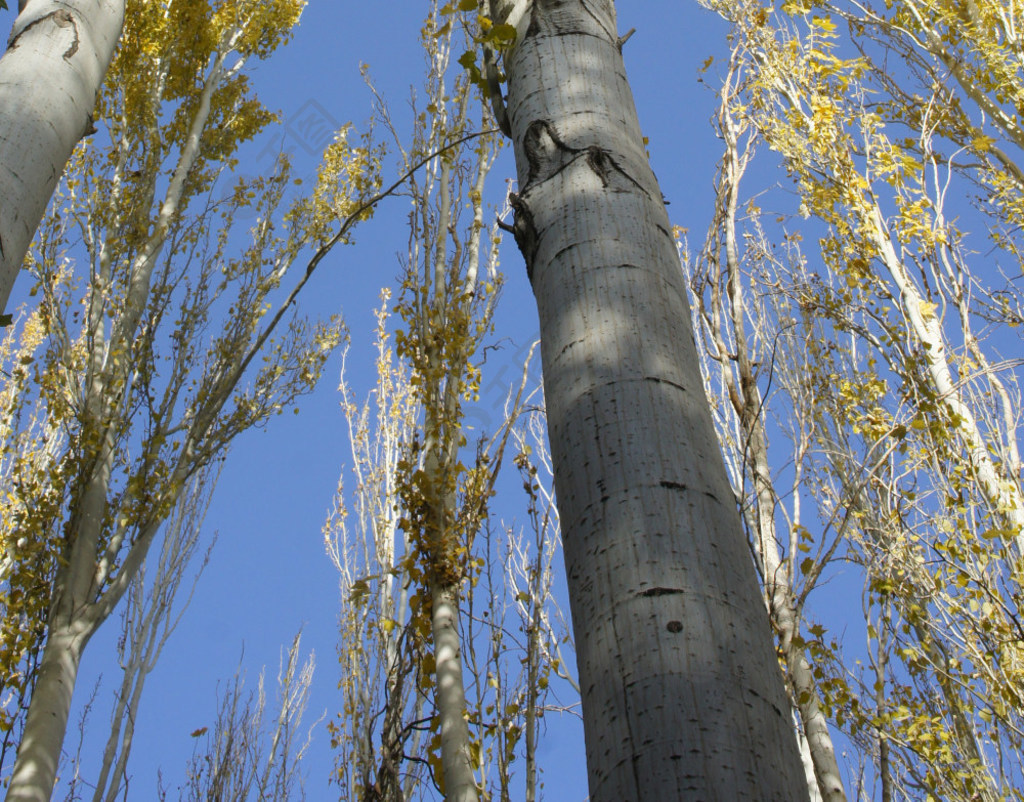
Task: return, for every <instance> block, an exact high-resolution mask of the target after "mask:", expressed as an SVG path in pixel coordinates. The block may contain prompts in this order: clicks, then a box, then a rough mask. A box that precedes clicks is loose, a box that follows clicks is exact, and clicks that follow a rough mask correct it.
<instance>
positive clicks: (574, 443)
mask: <svg viewBox="0 0 1024 802" xmlns="http://www.w3.org/2000/svg"><path fill="white" fill-rule="evenodd" d="M497 5H499V9H500V10H503V13H502V15H501V18H503V19H508V20H509V21H511V22H514V23H516V24H517V30H518V34H519V35H518V39H517V42H516V45H515V46H514V47H513V48H512V50H511V51H510V52H509V53H508V54H506V62H505V69H506V73H507V75H508V81H509V86H508V89H509V98H508V116H509V119H510V122H511V127H512V136H513V141H514V144H515V156H516V164H517V167H518V178H519V188H520V189H519V194H518V195H515V196H513V198H512V204H513V208H514V210H515V212H516V217H515V226H514V227H515V234H516V240H517V242H518V244H519V246H520V249H521V250H522V251H523V254H524V257H525V259H526V265H527V273H528V275H529V276H530V279H531V282H532V285H533V290H534V294H535V296H536V299H537V304H538V309H539V314H540V328H541V349H542V356H543V366H544V390H545V397H546V400H547V411H548V427H549V433H550V439H551V451H552V457H553V460H554V467H555V471H554V472H555V486H556V491H557V495H558V505H559V510H560V515H561V521H562V526H563V538H564V548H565V561H566V569H567V573H568V583H569V594H570V603H571V607H572V616H573V628H574V632H575V638H576V647H577V660H578V666H579V678H580V687H581V689H582V700H583V716H584V729H585V735H586V748H587V763H588V771H589V777H590V798H591V800H593V802H610V801H611V800H614V801H615V802H620V801H621V800H630V802H645V801H647V800H650V801H651V802H653V801H654V800H658V801H659V802H660V800H675V799H701V800H729V802H733V801H734V800H755V799H756V800H778V801H779V802H793V801H794V800H801V799H802V800H806V799H807V798H808V791H807V786H806V782H805V779H804V770H803V767H802V765H801V761H800V757H799V754H798V751H797V747H796V738H795V735H794V731H793V724H792V717H791V715H790V706H789V702H788V700H787V699H786V695H785V692H784V689H783V682H782V675H781V672H780V670H779V666H778V662H777V661H776V659H775V655H774V653H773V649H772V636H771V633H770V631H769V627H768V620H767V615H766V612H765V607H764V604H763V602H762V601H761V599H760V596H759V592H758V587H757V581H756V576H755V572H754V569H753V565H752V562H751V559H750V554H749V551H748V549H747V545H746V542H745V538H744V536H743V533H742V529H741V526H740V522H739V517H738V513H737V511H736V509H735V504H734V500H733V496H732V492H731V489H730V485H729V481H728V478H727V476H726V473H725V470H724V466H723V463H722V457H721V454H720V452H719V449H718V444H717V440H716V438H715V432H714V427H713V424H712V421H711V416H710V412H709V409H708V406H707V401H706V399H705V396H704V392H703V386H702V382H701V374H700V369H699V366H698V362H697V357H696V351H695V348H694V343H693V333H692V326H691V324H690V315H689V310H688V306H687V302H686V293H685V288H684V282H683V277H682V275H681V271H680V269H679V264H678V261H677V258H676V251H675V246H674V242H673V239H672V236H671V232H670V227H669V221H668V217H667V215H666V213H665V208H664V204H663V202H662V198H661V193H660V190H659V188H658V185H657V182H656V180H655V178H654V175H653V173H652V172H651V169H650V166H649V165H648V162H647V157H646V154H645V153H644V148H643V137H642V134H641V132H640V127H639V123H638V121H637V117H636V111H635V108H634V104H633V99H632V95H631V93H630V89H629V85H628V83H627V80H626V75H625V68H624V66H623V61H622V57H621V53H620V50H619V47H620V45H619V42H618V36H617V32H616V18H615V10H614V5H613V3H612V2H611V0H534V1H533V2H518V3H514V4H508V3H504V4H497ZM510 6H511V7H510Z"/></svg>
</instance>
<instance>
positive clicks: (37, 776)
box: [6, 619, 95, 802]
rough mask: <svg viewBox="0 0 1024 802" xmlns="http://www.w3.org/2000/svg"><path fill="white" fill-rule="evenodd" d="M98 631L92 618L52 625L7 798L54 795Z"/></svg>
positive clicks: (37, 799)
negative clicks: (81, 675) (82, 673)
mask: <svg viewBox="0 0 1024 802" xmlns="http://www.w3.org/2000/svg"><path fill="white" fill-rule="evenodd" d="M93 631H95V627H94V626H92V624H91V622H89V623H87V622H86V621H83V620H82V619H76V620H74V621H72V622H71V624H70V625H68V626H62V627H54V628H52V629H51V631H50V633H49V636H48V637H47V640H46V646H45V647H44V648H43V658H42V660H41V661H40V663H39V674H38V679H37V680H36V686H35V688H34V689H33V691H32V703H31V704H30V705H29V709H28V716H27V718H26V720H25V731H24V735H23V736H22V740H21V744H20V746H19V747H18V759H17V761H16V762H15V764H14V773H13V774H12V775H11V782H10V785H9V786H8V789H7V797H6V799H7V802H48V800H49V799H50V795H51V794H52V793H53V785H54V783H55V782H56V778H57V764H58V762H59V760H60V753H61V746H62V745H63V743H64V732H65V730H66V729H67V724H68V713H69V711H70V710H71V695H72V693H73V692H74V690H75V681H76V680H77V679H78V666H79V662H80V661H81V659H82V651H83V650H84V649H85V644H86V642H87V641H88V640H89V637H90V636H91V635H92V633H93Z"/></svg>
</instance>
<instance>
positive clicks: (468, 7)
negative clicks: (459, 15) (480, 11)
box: [459, 0, 476, 11]
mask: <svg viewBox="0 0 1024 802" xmlns="http://www.w3.org/2000/svg"><path fill="white" fill-rule="evenodd" d="M474 8H476V0H462V2H460V3H459V11H472V10H473V9H474Z"/></svg>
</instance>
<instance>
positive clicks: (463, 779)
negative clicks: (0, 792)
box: [430, 584, 479, 802]
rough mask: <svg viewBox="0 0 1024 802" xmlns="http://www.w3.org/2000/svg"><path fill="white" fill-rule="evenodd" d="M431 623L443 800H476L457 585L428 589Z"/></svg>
mask: <svg viewBox="0 0 1024 802" xmlns="http://www.w3.org/2000/svg"><path fill="white" fill-rule="evenodd" d="M430 595H431V603H432V605H431V606H432V609H431V623H432V629H433V633H432V634H433V639H434V660H435V666H436V671H437V674H436V678H437V684H436V686H435V688H434V701H435V703H436V705H437V714H438V716H439V717H440V719H441V765H442V768H443V770H444V798H445V802H477V799H479V795H478V794H477V788H476V778H475V777H474V776H473V759H472V756H471V755H470V752H469V723H468V722H467V721H466V688H465V684H464V683H463V680H462V650H461V646H460V643H459V593H458V586H457V585H449V584H435V585H434V586H433V587H431V589H430Z"/></svg>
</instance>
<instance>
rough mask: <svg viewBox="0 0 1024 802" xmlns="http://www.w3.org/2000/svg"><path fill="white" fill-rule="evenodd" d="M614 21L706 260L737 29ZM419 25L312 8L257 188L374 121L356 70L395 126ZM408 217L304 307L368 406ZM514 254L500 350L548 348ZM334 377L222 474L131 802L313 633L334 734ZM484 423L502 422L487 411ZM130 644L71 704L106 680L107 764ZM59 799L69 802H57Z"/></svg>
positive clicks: (99, 655) (264, 75)
mask: <svg viewBox="0 0 1024 802" xmlns="http://www.w3.org/2000/svg"><path fill="white" fill-rule="evenodd" d="M617 5H618V13H619V26H620V29H621V30H622V31H623V32H625V31H627V30H629V29H630V28H632V27H635V28H636V29H637V33H636V34H635V35H634V37H633V38H632V39H630V41H629V42H628V44H627V45H626V47H625V56H626V65H627V69H628V71H629V76H630V80H631V82H632V86H633V91H634V93H635V95H636V99H637V104H638V107H639V112H640V120H641V124H642V126H643V128H644V131H645V133H646V134H647V136H648V137H649V139H650V152H651V156H652V161H653V165H654V169H655V172H656V173H657V175H658V177H659V179H660V181H661V185H662V190H663V192H664V194H665V196H666V197H667V198H668V199H669V201H670V202H671V205H670V206H669V213H670V216H671V217H672V220H673V222H674V223H676V224H679V225H682V226H685V227H688V228H689V229H690V230H691V231H693V232H694V240H695V242H694V244H695V245H697V244H699V241H700V240H701V239H702V238H703V230H704V227H705V226H706V224H707V221H708V219H709V209H710V203H711V198H712V194H713V193H712V179H713V177H714V170H715V164H716V161H717V159H718V157H719V155H720V148H719V143H718V141H717V140H716V138H715V136H714V133H713V131H712V128H711V126H710V125H709V119H710V117H711V115H712V113H713V110H714V105H715V95H714V92H713V85H714V83H715V81H714V80H711V81H710V82H711V83H712V87H708V86H706V85H704V84H702V83H700V82H699V80H698V79H699V75H698V70H699V68H700V66H701V64H702V62H703V61H704V60H705V59H706V58H707V57H708V56H709V55H712V54H713V53H722V52H723V51H724V49H725V41H724V35H725V26H724V25H723V24H722V23H721V22H720V21H719V20H717V18H715V17H714V16H713V15H711V14H710V13H709V12H706V11H704V10H703V9H701V8H700V7H698V6H697V5H696V4H695V3H688V2H681V0H620V2H619V3H618V4H617ZM425 9H426V3H425V2H421V1H420V0H397V1H393V2H390V3H373V2H365V0H361V1H360V2H355V0H311V2H310V5H309V7H308V9H307V11H306V12H305V15H304V17H303V20H302V23H301V25H300V27H299V29H298V34H297V36H296V37H295V39H294V40H293V42H292V43H291V44H290V45H289V46H288V47H287V48H286V49H284V50H283V51H281V52H280V53H279V54H277V55H276V56H275V57H274V58H273V59H272V60H271V61H270V62H268V63H266V64H263V65H260V66H259V67H258V68H257V69H256V70H255V71H254V73H253V81H254V85H255V87H256V88H257V90H258V91H259V93H260V95H261V97H262V98H263V99H264V101H265V102H266V103H267V104H268V105H269V106H270V107H271V108H277V109H280V110H281V112H282V114H283V117H284V120H285V125H284V126H283V127H281V128H278V129H275V130H274V131H270V132H268V133H266V134H264V135H263V136H262V137H261V139H260V141H259V142H257V143H256V146H255V147H254V148H253V149H252V151H251V154H250V157H249V160H248V162H246V163H244V164H243V165H242V166H241V168H240V169H241V170H242V171H244V172H250V173H251V172H257V171H258V170H260V169H265V168H267V167H269V165H270V158H271V157H270V156H269V154H271V153H274V152H276V150H277V149H278V148H279V147H280V145H281V143H282V141H283V143H284V146H285V147H286V148H287V149H289V150H291V151H292V152H293V155H294V157H295V160H296V163H297V165H298V169H299V174H300V175H301V174H306V175H311V174H312V172H313V170H314V169H315V151H316V150H317V149H318V147H319V146H322V144H324V141H315V140H316V138H317V132H318V131H319V132H323V131H326V130H327V129H328V128H330V127H333V126H334V125H335V124H337V123H342V122H345V121H349V120H351V121H353V122H355V123H356V124H357V125H358V124H360V123H362V122H363V121H365V120H366V119H367V118H368V116H369V115H370V112H371V98H370V95H369V93H368V91H367V90H366V88H365V86H364V85H363V83H362V80H361V78H360V75H359V64H360V63H361V62H365V63H368V64H369V65H370V68H371V70H372V74H373V77H374V79H375V80H376V83H377V85H378V87H379V88H380V89H381V91H382V92H383V93H384V94H385V95H386V96H387V97H388V98H389V99H390V101H391V105H392V107H393V109H394V110H395V111H396V112H399V111H401V110H402V109H403V108H404V104H405V101H406V99H407V97H408V94H409V87H410V86H411V85H413V84H416V83H418V81H419V80H420V76H421V63H422V62H421V58H420V52H419V49H418V38H417V31H418V27H419V25H420V22H421V18H422V16H423V14H424V12H425ZM282 138H283V139H282ZM513 172H514V171H513V168H512V164H511V161H510V157H509V155H508V154H506V156H505V160H504V161H503V162H502V163H500V164H499V166H498V167H497V169H496V170H495V171H494V172H493V173H492V179H491V182H490V186H491V191H492V193H493V194H492V200H493V202H495V203H497V202H500V200H501V195H502V193H503V192H504V179H505V177H509V176H512V175H513ZM405 203H407V201H401V200H399V201H392V202H390V203H387V202H386V203H385V205H384V206H383V208H382V209H381V210H380V212H379V213H378V214H377V216H376V217H375V218H374V219H373V220H372V221H371V222H370V223H368V224H365V225H363V227H362V228H361V229H359V230H358V232H357V235H356V239H357V244H356V245H355V246H353V247H349V248H346V249H342V250H338V251H336V252H335V253H334V255H333V256H332V257H331V258H330V260H329V262H328V263H326V264H324V265H323V266H322V267H321V268H320V269H319V271H318V274H317V276H316V277H315V279H314V282H313V284H312V285H311V286H310V287H309V289H308V290H307V293H306V297H305V298H304V299H303V301H302V304H303V305H304V308H305V310H306V311H307V313H309V314H311V315H312V314H316V313H321V312H323V313H329V312H334V311H342V312H344V315H345V318H346V321H347V323H348V326H349V329H350V331H351V333H352V340H353V345H352V351H351V354H350V359H349V364H350V370H351V371H352V373H351V374H350V375H351V377H352V380H353V384H354V385H355V386H356V388H357V390H358V391H359V392H360V393H361V394H365V392H366V391H368V390H369V389H370V387H371V385H372V382H373V374H372V369H371V362H370V360H371V353H370V349H371V338H372V325H373V323H372V317H371V314H370V311H371V310H372V308H373V307H374V306H375V305H376V304H377V295H378V291H379V289H380V288H381V287H383V286H387V285H392V284H393V282H394V278H395V276H396V274H397V272H398V262H397V259H396V253H397V252H399V251H400V250H402V249H403V248H404V245H405V241H406V234H405V230H404V215H405V205H404V204H405ZM503 253H504V260H503V268H504V270H505V272H506V275H507V282H506V289H505V293H504V296H503V300H502V303H501V308H500V311H499V319H498V333H497V336H498V337H501V338H511V340H512V341H513V342H514V343H515V344H516V346H522V345H524V344H526V343H528V342H530V341H531V340H532V339H533V338H534V337H535V335H536V331H537V326H536V317H535V316H536V312H535V306H534V302H533V298H532V296H531V293H530V289H529V286H528V284H527V281H526V276H525V271H524V269H523V266H522V260H521V257H520V256H519V253H518V251H517V250H516V249H515V248H514V247H506V248H505V249H504V252H503ZM516 351H517V347H515V346H514V347H509V348H506V349H505V350H504V351H503V352H500V353H499V354H498V356H497V357H496V358H491V359H489V361H488V365H487V368H488V370H490V371H492V373H490V374H485V376H484V386H485V387H487V386H488V384H489V383H492V384H494V383H498V384H500V383H501V382H502V381H504V379H502V378H501V377H502V367H503V366H507V365H509V364H512V363H513V362H514V360H515V355H516ZM502 360H505V363H504V365H503V362H502ZM339 368H340V361H339V360H337V359H335V360H333V361H332V362H331V363H330V364H329V365H328V367H327V370H326V373H325V376H324V380H323V382H322V383H321V386H320V388H319V389H318V391H317V392H316V394H315V395H314V396H312V397H310V398H307V399H305V400H304V401H303V402H302V403H301V404H300V407H301V412H300V414H298V415H297V416H293V415H290V414H289V415H286V416H284V417H282V418H278V419H275V420H273V421H271V424H270V426H269V428H268V430H267V431H266V432H254V433H250V434H248V435H246V436H244V437H242V438H241V439H240V440H239V441H237V443H236V446H235V448H234V450H233V452H232V453H231V454H230V456H229V458H228V461H227V465H226V468H225V470H224V473H223V475H222V478H221V481H220V485H219V487H218V489H217V492H216V495H215V497H214V500H213V504H212V507H211V511H210V514H209V516H208V519H207V524H208V529H209V531H210V532H212V531H213V530H217V531H218V532H219V537H220V539H219V543H218V545H217V547H216V549H215V551H214V553H213V558H212V562H211V564H210V566H209V568H208V569H207V571H206V574H205V575H204V577H203V579H202V581H201V583H200V585H199V588H198V590H197V592H196V595H195V598H194V600H193V602H192V605H191V607H190V609H189V610H188V612H187V613H186V615H185V618H184V621H183V622H182V624H181V625H180V627H179V629H178V630H177V632H176V633H175V634H174V636H173V637H172V639H171V641H170V642H169V644H168V646H167V649H166V651H165V654H164V656H163V657H162V659H161V662H160V664H159V666H158V667H157V669H156V671H155V672H154V673H153V675H151V677H150V679H149V682H148V685H147V690H146V694H145V697H144V700H143V703H142V709H141V711H140V720H139V721H138V722H137V734H136V741H135V750H134V752H133V757H132V774H133V779H132V785H131V792H130V794H129V798H131V799H134V800H143V799H149V798H154V797H155V785H156V771H157V768H158V767H159V768H161V769H162V771H163V775H164V779H165V784H167V785H169V786H170V787H171V788H172V789H173V788H174V786H175V785H176V784H177V782H178V781H179V780H180V778H181V777H182V776H183V774H184V769H185V763H186V760H187V758H188V756H189V754H190V752H191V749H192V745H193V742H192V739H190V738H189V733H190V732H192V731H193V730H195V729H197V728H199V727H202V726H207V725H210V724H212V720H213V717H214V714H215V705H216V691H217V688H218V682H220V683H221V684H222V685H223V683H224V682H226V681H227V679H228V678H230V677H231V676H232V674H233V673H234V672H235V669H236V667H237V666H238V664H239V659H240V657H242V653H243V649H244V657H242V666H243V669H244V670H246V671H247V672H248V676H249V678H250V681H251V683H252V684H253V685H254V684H255V681H256V677H257V676H258V674H259V671H260V669H261V667H263V666H266V670H267V676H268V679H272V678H273V676H274V675H275V674H276V671H277V665H278V659H279V653H280V649H281V647H282V646H285V645H287V644H288V643H289V642H290V640H291V638H292V636H293V635H294V634H295V632H296V631H297V630H298V629H299V628H300V627H302V628H303V631H304V641H303V643H304V647H305V648H306V649H310V648H312V649H314V650H315V651H316V655H317V663H318V667H317V676H316V679H315V681H314V693H313V698H312V701H311V703H310V708H309V711H308V713H307V718H308V720H310V721H312V720H313V719H315V718H316V717H317V716H318V715H319V714H320V713H321V712H326V714H327V716H328V718H329V717H331V716H333V715H334V713H335V712H336V711H337V709H338V707H339V702H338V699H337V696H336V691H335V689H336V684H337V680H338V669H337V663H336V659H335V647H336V628H335V619H336V616H337V614H338V608H339V598H338V591H337V579H336V575H335V571H334V569H333V567H332V566H331V564H330V562H329V561H328V559H327V557H326V555H325V553H324V549H323V541H322V536H321V526H322V524H323V522H324V518H325V516H326V514H327V511H328V509H329V507H330V505H331V502H332V496H333V493H334V489H335V486H336V483H337V479H338V475H339V472H340V471H341V470H342V469H343V467H344V465H345V462H344V460H345V457H346V456H347V453H348V450H347V444H346V440H345V434H344V426H343V420H342V417H341V414H340V411H339V408H338V400H339V396H338V393H337V391H336V385H337V378H338V371H339ZM499 395H500V394H499ZM472 414H474V415H476V416H478V417H479V418H486V417H488V416H489V415H490V414H491V410H490V409H489V408H488V407H487V405H486V399H485V403H483V404H482V405H481V406H480V407H479V408H478V409H476V410H474V411H473V413H472ZM516 503H518V499H517V500H516ZM498 505H499V506H498V509H497V514H498V515H506V516H509V515H513V514H515V511H514V510H504V509H503V508H502V507H501V502H500V500H499V502H498ZM118 630H119V622H118V620H117V617H116V616H115V617H114V618H113V619H112V620H110V621H109V622H108V623H107V625H106V626H105V627H104V628H103V630H101V632H100V633H99V634H98V635H97V636H96V637H95V638H94V640H93V641H92V643H91V644H90V645H89V647H88V649H87V652H86V655H85V659H84V661H83V669H82V674H81V677H80V682H79V686H78V689H77V691H76V699H77V701H78V704H79V705H80V704H81V703H82V701H83V700H84V699H85V698H86V697H87V696H88V694H89V692H90V690H91V689H92V687H93V685H94V683H95V681H96V677H97V676H98V674H100V673H103V674H104V677H105V680H106V684H105V685H104V687H103V689H101V691H100V693H99V695H98V696H97V700H96V704H95V708H94V712H93V714H92V715H93V718H92V727H91V728H90V730H89V731H90V732H91V733H94V734H95V736H94V739H90V742H89V743H88V744H87V749H93V750H96V751H99V749H100V748H101V746H102V742H103V740H104V739H105V738H106V727H105V721H106V717H107V710H108V703H109V698H110V694H111V693H112V691H111V690H110V689H111V688H112V687H113V683H114V682H115V681H116V680H117V673H116V671H117V670H116V664H114V663H113V662H112V655H113V643H114V641H115V640H116V638H117V635H118ZM74 715H77V713H76V714H74ZM72 721H73V722H74V721H75V719H74V718H73V719H72ZM75 738H76V734H75V733H74V731H73V730H72V731H71V732H69V736H68V742H67V744H66V746H67V747H69V748H73V746H74V741H75ZM316 740H317V744H316V746H315V748H314V749H313V751H312V752H311V754H310V758H309V760H308V761H307V766H306V773H307V777H308V779H307V791H308V796H309V798H310V799H311V800H319V799H331V798H336V796H337V794H336V791H335V789H333V788H330V789H329V788H328V787H327V784H326V783H327V776H328V774H329V772H330V769H331V765H332V755H331V753H330V750H329V747H328V736H327V733H326V731H325V730H324V728H323V726H322V725H321V727H320V728H318V730H317V733H316ZM541 761H542V768H543V770H544V781H545V795H546V798H547V799H550V800H567V801H568V802H573V800H583V799H584V798H585V797H586V788H585V769H584V758H583V745H582V734H581V732H580V731H579V729H578V728H574V727H572V726H569V727H566V728H556V727H554V726H552V728H551V732H550V733H549V735H548V737H547V740H546V741H545V744H544V746H543V749H542V755H541ZM87 771H88V768H87ZM55 798H62V795H60V792H59V791H58V795H55Z"/></svg>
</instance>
